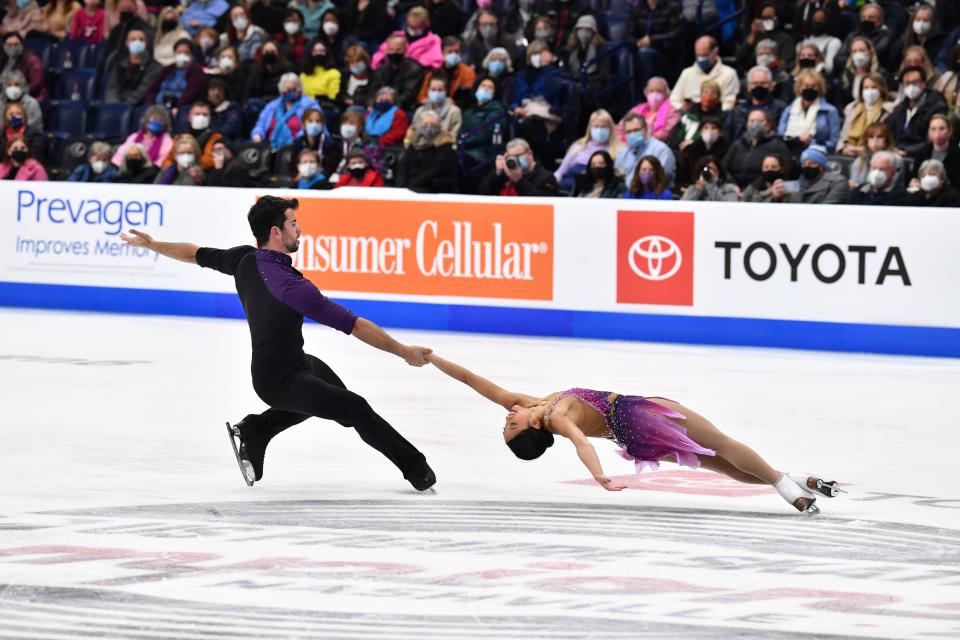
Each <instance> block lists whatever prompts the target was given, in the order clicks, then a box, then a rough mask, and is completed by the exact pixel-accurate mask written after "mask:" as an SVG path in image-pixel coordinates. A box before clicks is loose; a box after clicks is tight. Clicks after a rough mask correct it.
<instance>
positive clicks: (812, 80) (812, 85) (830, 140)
mask: <svg viewBox="0 0 960 640" xmlns="http://www.w3.org/2000/svg"><path fill="white" fill-rule="evenodd" d="M794 91H795V93H796V94H797V98H796V99H794V101H793V102H792V103H791V104H790V106H789V107H788V108H787V109H786V110H784V112H783V115H781V116H780V128H779V132H780V135H781V136H783V139H784V140H785V141H786V142H787V143H788V144H794V145H795V146H796V147H797V148H799V149H805V148H807V147H808V146H809V145H811V144H814V143H816V144H819V145H823V146H824V147H826V148H827V151H828V152H829V153H833V151H834V149H836V148H837V141H838V140H839V139H840V127H841V122H840V114H839V113H838V112H837V108H836V107H834V106H833V105H832V104H830V103H829V102H827V99H826V97H825V96H826V93H827V83H826V81H825V80H824V79H823V76H821V75H820V74H819V73H817V72H816V71H802V72H801V73H800V75H799V77H798V78H797V84H796V86H795V87H794Z"/></svg>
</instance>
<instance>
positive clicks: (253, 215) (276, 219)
mask: <svg viewBox="0 0 960 640" xmlns="http://www.w3.org/2000/svg"><path fill="white" fill-rule="evenodd" d="M299 206H300V203H299V202H298V201H297V199H296V198H278V197H277V196H263V197H262V198H260V199H259V200H257V202H256V203H255V204H254V205H253V206H252V207H250V213H248V214H247V221H248V222H249V223H250V231H252V232H253V237H254V238H256V239H257V246H258V247H262V246H263V245H265V244H267V241H268V240H269V239H270V230H271V229H273V228H274V227H279V228H280V229H283V224H284V222H286V221H287V209H296V208H297V207H299Z"/></svg>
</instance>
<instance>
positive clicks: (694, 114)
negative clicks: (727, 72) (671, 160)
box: [648, 80, 723, 151]
mask: <svg viewBox="0 0 960 640" xmlns="http://www.w3.org/2000/svg"><path fill="white" fill-rule="evenodd" d="M722 117H723V114H722V113H721V111H720V85H718V84H717V83H716V82H714V81H713V80H707V81H706V82H704V83H703V84H702V85H700V102H698V103H697V104H695V105H693V107H692V108H691V109H690V110H689V111H687V112H685V113H684V114H683V117H681V118H680V126H679V127H677V130H676V135H675V136H674V140H673V142H674V146H676V147H677V148H679V149H680V150H681V151H682V150H683V149H685V148H687V147H688V146H690V145H691V144H693V143H694V142H696V141H697V140H698V139H699V138H700V125H701V123H702V122H703V121H704V120H706V119H707V118H710V119H713V120H719V119H720V118H722ZM648 124H649V122H648Z"/></svg>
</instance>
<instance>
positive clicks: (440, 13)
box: [429, 0, 464, 38]
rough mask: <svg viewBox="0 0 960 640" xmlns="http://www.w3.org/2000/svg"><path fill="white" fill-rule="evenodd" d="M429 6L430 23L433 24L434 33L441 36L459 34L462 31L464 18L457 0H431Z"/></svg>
mask: <svg viewBox="0 0 960 640" xmlns="http://www.w3.org/2000/svg"><path fill="white" fill-rule="evenodd" d="M429 8H430V9H429V11H430V24H431V25H433V32H434V33H436V34H437V35H438V36H440V37H441V38H447V37H449V36H459V35H460V32H461V31H463V26H464V18H463V11H461V10H460V3H459V1H454V0H431V2H430V3H429Z"/></svg>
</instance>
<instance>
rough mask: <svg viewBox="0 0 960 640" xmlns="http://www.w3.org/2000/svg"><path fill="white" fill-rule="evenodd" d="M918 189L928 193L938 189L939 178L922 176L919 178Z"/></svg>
mask: <svg viewBox="0 0 960 640" xmlns="http://www.w3.org/2000/svg"><path fill="white" fill-rule="evenodd" d="M920 188H921V189H923V190H924V191H926V192H927V193H930V192H931V191H936V190H937V189H939V188H940V176H923V177H922V178H920Z"/></svg>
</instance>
